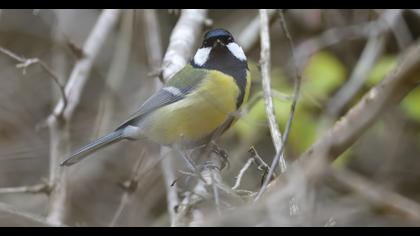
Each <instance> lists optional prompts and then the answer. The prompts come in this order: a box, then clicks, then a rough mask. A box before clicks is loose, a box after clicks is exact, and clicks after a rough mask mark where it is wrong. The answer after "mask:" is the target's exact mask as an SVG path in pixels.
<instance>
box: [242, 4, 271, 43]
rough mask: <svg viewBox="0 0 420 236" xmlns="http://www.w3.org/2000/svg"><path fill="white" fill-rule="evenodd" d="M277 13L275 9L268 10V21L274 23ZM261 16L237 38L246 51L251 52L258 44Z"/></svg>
mask: <svg viewBox="0 0 420 236" xmlns="http://www.w3.org/2000/svg"><path fill="white" fill-rule="evenodd" d="M277 11H278V10H275V9H268V10H267V14H268V20H269V21H270V23H271V22H274V20H275V18H276V16H277V14H276V13H277ZM260 25H261V23H260V16H259V15H258V16H256V17H255V18H254V19H253V20H252V21H251V22H250V23H249V24H248V27H246V28H245V29H244V30H243V31H242V32H241V33H240V34H239V35H238V38H237V42H238V44H239V45H241V47H242V48H243V49H244V50H245V51H249V50H250V49H251V48H252V47H253V46H254V45H255V44H257V42H258V39H259V32H260Z"/></svg>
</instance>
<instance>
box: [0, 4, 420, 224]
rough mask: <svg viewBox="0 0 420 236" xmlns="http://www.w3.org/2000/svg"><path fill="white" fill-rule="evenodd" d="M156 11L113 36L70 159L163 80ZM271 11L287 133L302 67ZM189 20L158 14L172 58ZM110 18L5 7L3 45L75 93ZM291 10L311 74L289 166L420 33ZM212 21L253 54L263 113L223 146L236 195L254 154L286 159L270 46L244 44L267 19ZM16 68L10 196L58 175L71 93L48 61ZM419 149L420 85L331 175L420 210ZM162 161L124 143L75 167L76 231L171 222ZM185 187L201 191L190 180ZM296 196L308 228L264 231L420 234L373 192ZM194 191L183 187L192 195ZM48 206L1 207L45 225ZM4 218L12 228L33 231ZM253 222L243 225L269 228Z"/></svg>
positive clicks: (14, 202)
mask: <svg viewBox="0 0 420 236" xmlns="http://www.w3.org/2000/svg"><path fill="white" fill-rule="evenodd" d="M147 11H151V10H123V11H122V13H121V15H120V17H119V18H118V21H117V23H116V27H114V28H113V29H112V31H111V33H110V35H109V36H108V37H107V38H106V41H105V44H104V46H103V47H102V49H101V51H100V53H99V55H98V56H97V58H96V60H95V61H94V65H93V67H92V70H91V73H90V75H89V80H88V82H87V84H86V86H85V88H84V90H83V92H82V97H81V101H80V104H79V105H78V107H77V108H76V110H75V113H74V115H73V117H72V119H71V122H70V124H69V129H70V140H71V150H75V149H77V148H78V147H80V146H82V145H84V144H86V143H87V142H88V141H90V140H92V139H94V138H96V137H98V136H100V135H103V134H105V133H107V132H109V131H111V130H113V129H114V128H115V127H116V126H117V125H119V124H120V123H121V122H122V121H124V120H125V119H126V118H127V117H128V116H129V115H130V114H131V113H133V112H134V111H135V110H136V108H137V107H138V106H139V105H141V104H142V103H143V102H144V101H145V99H147V98H148V97H149V96H150V95H151V94H152V93H153V91H154V89H155V85H156V83H159V82H158V81H157V78H156V76H153V74H154V73H156V68H153V66H152V65H151V63H150V60H149V59H148V56H149V55H148V52H149V51H150V48H148V45H150V44H148V43H147V41H146V38H147V36H148V35H147V34H148V32H149V31H148V30H147V26H148V25H149V24H148V22H147V21H146V16H145V14H146V12H147ZM272 12H274V13H270V37H271V61H272V68H271V69H272V70H271V76H272V77H271V83H272V87H273V89H274V90H275V92H274V105H275V113H276V117H277V120H278V122H279V127H280V129H281V131H282V132H283V131H284V127H285V125H286V122H287V118H288V115H289V111H290V104H291V96H292V92H293V76H294V63H293V60H291V53H290V47H289V44H288V42H287V40H286V38H285V36H284V33H283V31H282V28H281V25H280V23H279V19H278V14H277V13H276V12H275V11H272ZM180 13H181V11H180V10H155V11H154V14H156V19H157V20H158V22H155V23H157V26H158V28H157V29H156V30H158V32H159V35H160V41H161V42H160V44H161V46H162V48H163V53H164V52H165V50H166V48H167V46H168V43H169V37H170V34H171V31H172V29H173V27H174V26H175V24H176V22H177V20H178V18H179V15H180ZM100 14H101V10H99V9H98V10H94V9H91V10H46V9H40V10H39V9H35V10H31V9H28V10H11V9H7V10H6V9H2V10H0V47H1V48H4V49H7V50H9V51H11V52H13V53H15V54H16V55H19V56H21V57H24V58H38V59H40V60H42V61H43V62H45V64H47V65H48V66H49V68H51V69H52V70H53V71H54V73H55V74H57V75H58V77H59V80H60V83H62V84H65V82H66V81H67V79H68V78H69V76H70V73H71V71H72V68H73V66H74V64H75V63H76V62H77V61H78V59H79V58H80V56H81V55H80V52H81V51H80V48H81V47H82V46H83V43H84V42H85V40H86V38H87V37H88V35H89V33H90V32H91V30H92V28H93V26H94V24H95V22H96V20H97V19H98V16H99V15H100ZM284 14H285V20H286V22H287V25H288V29H289V31H290V34H291V36H292V38H293V41H294V45H295V49H294V50H295V53H296V57H297V59H296V61H297V62H298V63H297V64H298V65H297V66H298V67H299V69H300V71H301V73H302V78H303V81H302V89H301V96H300V100H299V103H298V105H297V111H296V115H295V119H294V121H293V126H292V129H291V133H290V136H289V140H288V143H287V148H286V152H285V156H286V160H287V161H288V163H292V162H293V161H294V160H295V159H296V158H298V157H299V155H300V154H302V153H303V152H304V151H305V150H307V149H308V148H309V147H310V146H311V144H313V143H314V142H315V141H316V140H317V138H319V137H320V136H321V135H322V134H323V133H324V132H325V131H326V129H327V128H329V127H330V126H331V124H332V123H331V122H332V121H335V120H337V119H338V118H339V117H340V116H342V115H344V114H345V113H346V111H347V110H348V109H349V108H350V107H351V106H352V105H354V104H355V103H356V102H357V101H359V99H360V98H361V97H362V96H363V95H364V94H365V93H366V92H367V91H368V90H369V89H370V88H372V87H373V86H375V85H376V84H377V83H379V82H380V81H381V80H382V79H383V78H384V77H385V76H386V75H387V74H389V73H390V72H391V71H392V70H393V69H394V68H395V66H396V65H397V58H398V56H399V55H400V54H401V53H402V52H403V51H404V50H405V49H407V48H408V47H409V46H410V45H412V44H413V43H415V41H416V40H417V39H418V37H419V35H420V11H419V10H375V9H364V10H350V9H346V10H338V9H329V10H320V9H306V10H296V9H289V10H287V11H285V13H284ZM207 18H208V20H207V24H206V26H205V30H207V29H210V28H212V27H222V28H225V29H227V30H229V31H230V32H231V33H232V34H233V35H234V37H236V39H237V40H238V42H239V43H240V44H241V43H244V44H245V43H246V44H247V45H243V47H244V49H245V51H246V54H247V56H248V63H249V68H250V70H251V73H252V79H253V87H252V95H251V99H250V100H251V101H252V104H251V105H250V106H249V108H248V110H247V112H246V113H245V114H244V115H243V117H242V118H241V119H240V120H239V121H238V122H237V123H236V124H235V126H234V127H232V128H231V129H230V130H229V131H228V132H227V133H225V134H224V135H223V136H222V138H221V139H220V140H219V142H218V144H219V146H220V147H221V148H223V149H225V150H226V151H227V153H228V154H229V161H230V167H229V168H225V169H223V170H222V172H221V173H222V176H223V180H224V181H225V182H226V184H228V185H230V186H233V185H234V182H235V176H237V175H238V172H239V170H240V169H241V168H242V167H243V166H244V164H245V163H246V162H247V160H248V159H249V158H250V154H249V153H248V150H249V148H250V147H251V146H254V147H255V150H256V151H257V152H258V154H259V155H260V156H261V157H262V159H264V160H265V161H266V162H267V163H269V164H270V163H271V160H272V157H273V156H274V154H275V150H274V147H273V144H272V141H271V135H270V131H269V129H268V125H267V122H266V116H265V107H264V100H263V99H262V97H261V96H260V95H261V90H262V89H261V76H260V71H259V65H258V63H259V59H260V44H259V41H258V40H255V42H254V41H252V40H251V43H247V42H245V41H246V40H247V38H246V35H243V32H245V30H247V28H249V27H251V26H252V24H251V23H252V22H253V21H257V22H258V19H259V18H258V10H209V11H208V15H207ZM255 34H259V31H256V33H255ZM240 35H242V36H243V37H242V36H240ZM254 36H255V35H254ZM200 37H201V36H200ZM241 37H242V38H241ZM238 38H241V40H242V39H243V40H242V41H240V40H239V39H238ZM199 41H201V38H200V39H198V40H197V42H199ZM198 46H199V45H195V46H194V48H197V47H198ZM17 64H19V62H17V61H16V60H14V59H13V58H11V57H10V56H8V55H6V54H4V53H0V189H1V188H10V187H19V186H33V185H36V184H40V183H45V181H47V179H48V178H49V175H50V173H49V171H50V169H49V168H50V166H49V165H50V159H49V155H50V146H51V139H50V133H49V130H48V127H46V126H45V120H46V118H47V117H48V116H49V115H50V114H51V112H52V110H53V108H54V107H55V105H56V103H57V101H58V99H59V98H60V92H59V89H58V87H57V85H56V84H55V83H54V82H53V81H52V79H51V78H50V76H49V75H48V73H47V72H46V71H45V70H43V69H42V68H41V67H40V66H39V65H35V64H34V65H30V66H28V67H26V68H19V67H17ZM349 87H351V88H349ZM349 91H350V92H349ZM419 153H420V88H417V89H414V90H413V91H411V92H410V94H409V95H408V96H407V97H405V99H404V100H403V101H402V102H401V103H400V104H399V105H398V106H396V107H393V108H392V109H390V110H388V111H387V112H386V113H385V114H383V115H381V116H380V117H379V119H377V120H376V122H375V123H374V124H373V125H372V126H371V127H370V128H369V129H367V130H366V131H365V133H364V134H363V135H362V136H361V138H360V139H358V140H357V141H356V142H355V144H354V145H353V146H352V147H351V148H350V149H348V150H347V151H346V152H345V153H344V154H342V155H341V156H340V157H339V158H338V159H337V160H336V161H334V162H333V163H332V165H333V166H334V167H335V168H347V169H350V170H352V171H354V172H356V173H358V174H360V175H361V176H364V177H366V178H367V179H369V180H370V181H372V182H373V183H374V184H375V185H377V186H381V187H383V188H386V189H388V190H390V191H393V192H396V193H399V194H401V195H402V196H405V197H407V198H409V199H411V200H413V201H415V202H419V201H420V171H419V168H420V156H419ZM159 160H160V152H159V147H157V146H156V145H154V144H152V143H148V142H121V143H119V144H117V145H113V146H112V147H109V148H106V149H104V150H101V151H100V152H98V153H96V154H94V155H93V156H92V157H91V158H88V159H86V160H85V161H84V162H83V163H80V164H79V165H76V166H74V167H71V168H69V169H68V170H67V182H68V185H67V189H68V198H67V203H68V212H67V214H66V219H65V221H64V223H65V224H66V225H70V226H110V225H115V226H168V225H170V223H169V222H170V220H169V216H168V211H167V198H166V188H167V187H168V186H167V184H166V183H165V181H164V179H163V176H162V169H161V167H160V162H159ZM135 166H139V168H140V172H139V173H140V175H139V178H138V180H139V181H138V185H137V188H136V190H135V191H134V192H133V193H131V194H130V198H129V200H128V201H126V202H125V203H124V205H123V207H121V202H122V201H123V200H122V197H123V196H124V194H125V193H126V192H127V191H126V190H125V189H124V188H123V187H121V185H122V184H123V183H124V182H126V181H127V180H129V179H130V178H131V176H132V172H133V168H134V167H135ZM182 168H184V166H183V162H182V160H181V161H177V167H176V169H182ZM179 175H180V174H179V173H178V172H177V176H179ZM261 178H262V174H261V171H259V170H258V169H257V168H256V167H255V166H254V167H250V168H249V169H248V171H247V173H246V174H245V175H244V177H243V179H242V182H241V187H240V188H241V189H244V190H248V191H252V192H256V191H258V189H259V188H260V186H261ZM299 183H300V182H298V181H297V182H296V184H297V185H298V184H299ZM184 185H185V186H188V181H187V183H184ZM181 186H182V185H181ZM185 186H184V187H185ZM297 187H299V188H300V187H302V188H305V191H304V192H303V194H304V196H305V199H306V200H305V201H306V203H305V204H303V205H302V206H301V208H305V207H306V209H305V211H302V213H301V214H305V217H304V219H305V220H302V219H303V218H302V219H299V220H296V221H293V220H292V221H290V220H288V221H282V219H281V218H278V217H276V213H275V212H270V214H268V213H267V215H266V218H264V221H263V222H264V223H262V225H272V226H282V225H292V226H295V225H302V226H324V225H331V226H391V225H395V226H409V225H410V226H411V225H417V226H418V225H420V224H419V222H415V221H412V220H407V218H405V217H402V216H399V215H397V214H394V213H393V212H392V211H388V210H387V209H383V208H378V207H375V205H374V204H372V203H371V202H369V201H366V200H365V199H364V198H363V197H361V196H360V194H357V193H354V192H352V191H348V190H343V188H341V187H340V186H337V184H334V183H330V182H328V181H323V182H321V183H317V185H316V187H314V186H312V187H308V188H306V187H305V186H297ZM185 188H187V187H185ZM182 191H183V190H182V187H181V188H180V192H179V195H180V196H182ZM302 191H303V190H302ZM48 201H49V196H48V194H45V193H44V192H42V191H41V192H38V193H26V192H24V193H2V192H1V190H0V202H2V203H5V204H8V205H10V206H12V207H14V208H16V209H18V210H19V211H22V212H28V213H30V214H32V215H37V216H41V217H45V216H46V215H47V214H48ZM276 204H277V203H276ZM273 211H274V210H273ZM1 214H2V213H0V226H13V225H18V226H23V225H28V224H30V223H22V222H19V221H18V220H15V219H13V218H12V217H11V216H7V215H1ZM232 217H233V216H232ZM244 218H246V217H244ZM242 220H243V221H240V220H237V221H235V223H232V225H242V226H245V225H249V226H251V225H258V224H254V223H250V222H248V221H247V220H246V219H242ZM226 224H228V225H229V223H226Z"/></svg>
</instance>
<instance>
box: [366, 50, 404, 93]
mask: <svg viewBox="0 0 420 236" xmlns="http://www.w3.org/2000/svg"><path fill="white" fill-rule="evenodd" d="M396 65H397V58H396V57H395V56H392V55H388V56H384V57H382V58H381V59H379V61H378V62H377V63H376V65H375V66H374V67H373V68H372V70H371V71H370V72H369V74H368V76H367V80H366V85H368V86H369V87H372V86H374V85H376V84H378V83H379V82H380V81H381V80H383V79H384V78H385V76H386V75H388V74H389V73H390V72H391V71H392V70H393V69H394V68H395V66H396Z"/></svg>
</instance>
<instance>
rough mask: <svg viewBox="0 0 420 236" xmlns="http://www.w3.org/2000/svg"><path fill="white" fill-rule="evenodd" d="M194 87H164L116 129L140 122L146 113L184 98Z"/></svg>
mask: <svg viewBox="0 0 420 236" xmlns="http://www.w3.org/2000/svg"><path fill="white" fill-rule="evenodd" d="M191 90H192V87H187V88H183V89H178V88H175V87H163V88H161V89H160V90H159V91H157V92H156V93H155V94H153V95H152V96H151V97H150V98H149V99H147V100H146V102H144V103H143V105H142V106H141V107H140V108H139V109H138V111H136V112H135V113H134V114H132V115H131V116H130V118H129V119H128V120H127V121H125V122H124V123H122V124H121V125H120V126H119V127H118V128H117V129H116V130H119V129H122V128H124V127H126V126H128V125H134V124H136V123H137V122H139V121H140V120H141V119H142V118H143V117H144V115H146V114H148V113H149V112H152V111H154V110H156V109H158V108H160V107H162V106H165V105H168V104H171V103H174V102H177V101H179V100H181V99H183V98H184V97H185V96H186V95H187V94H188V93H189V92H190V91H191Z"/></svg>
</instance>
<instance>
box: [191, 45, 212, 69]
mask: <svg viewBox="0 0 420 236" xmlns="http://www.w3.org/2000/svg"><path fill="white" fill-rule="evenodd" d="M210 51H211V47H207V48H200V49H198V50H197V52H196V53H195V55H194V63H195V64H196V65H198V66H202V65H204V63H206V61H207V59H208V58H209V55H210Z"/></svg>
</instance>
